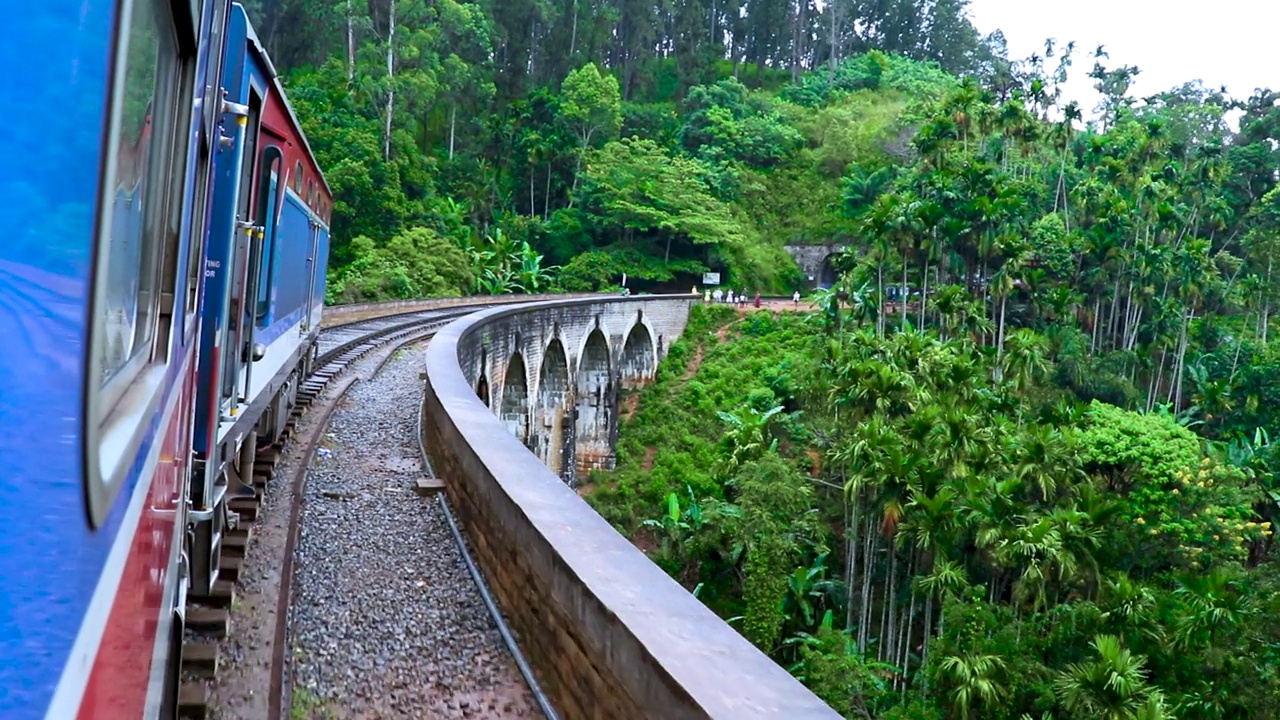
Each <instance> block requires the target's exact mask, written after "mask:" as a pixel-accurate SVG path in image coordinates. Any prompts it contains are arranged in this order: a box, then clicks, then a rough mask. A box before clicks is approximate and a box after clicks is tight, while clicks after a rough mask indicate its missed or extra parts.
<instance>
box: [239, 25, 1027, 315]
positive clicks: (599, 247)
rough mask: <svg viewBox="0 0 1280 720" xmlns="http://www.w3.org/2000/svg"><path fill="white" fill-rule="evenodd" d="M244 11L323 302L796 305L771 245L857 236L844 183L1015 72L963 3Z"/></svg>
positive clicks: (794, 272) (789, 270)
mask: <svg viewBox="0 0 1280 720" xmlns="http://www.w3.org/2000/svg"><path fill="white" fill-rule="evenodd" d="M244 4H245V6H246V8H247V10H248V11H249V14H250V17H251V19H252V20H253V21H254V23H255V27H256V28H257V32H258V35H259V37H260V38H261V39H262V42H263V44H264V45H265V46H266V48H267V50H268V51H269V52H270V53H271V56H272V58H273V60H274V61H275V63H276V65H277V67H279V68H281V71H282V73H283V74H284V77H285V81H286V85H287V91H288V93H289V98H290V101H291V103H292V104H293V107H294V110H295V111H296V114H297V115H298V117H299V118H300V120H301V121H302V124H303V128H304V130H305V132H306V135H307V138H308V140H309V142H310V145H311V147H312V149H313V151H314V152H315V154H316V156H317V158H318V160H319V161H320V165H321V167H322V168H323V169H324V171H325V174H326V178H327V180H328V181H329V184H330V185H331V186H332V189H333V191H334V193H335V203H334V210H333V218H332V234H333V250H332V253H331V257H330V277H329V293H328V295H329V298H328V299H329V301H330V302H341V301H356V300H366V299H381V298H389V297H413V296H424V295H446V294H451V293H454V292H455V291H456V290H457V289H459V288H460V289H462V290H463V291H465V292H486V293H502V292H521V291H531V292H532V291H545V290H547V289H555V288H556V287H560V288H563V289H565V290H591V289H602V288H613V287H616V286H617V285H618V284H619V283H620V282H621V276H622V274H623V273H626V274H627V275H628V277H629V278H630V280H629V281H628V285H629V286H631V287H633V288H634V289H639V290H648V289H681V290H687V289H688V288H689V287H691V286H693V285H701V278H702V273H703V271H705V270H712V271H719V272H721V273H722V280H723V281H724V282H725V283H732V285H733V287H738V288H741V287H744V286H746V287H749V288H750V289H751V290H752V291H755V290H762V291H766V292H768V291H773V292H781V293H784V294H790V293H791V291H792V290H794V289H796V288H797V287H799V286H800V281H801V278H800V277H799V271H798V269H797V268H796V267H795V265H794V263H793V262H792V261H791V260H790V258H789V256H787V255H786V254H785V253H784V252H783V250H782V246H783V245H784V244H785V243H788V242H798V243H809V242H828V241H833V240H834V241H840V240H847V239H849V238H852V237H854V236H855V234H856V228H855V226H854V224H853V222H852V219H851V216H849V215H848V213H847V212H845V210H844V201H843V199H842V198H843V194H844V193H845V191H846V188H845V186H846V184H847V182H848V177H851V176H850V175H849V172H850V170H851V169H852V168H854V167H855V165H856V166H857V167H861V168H864V169H875V168H880V167H895V166H897V165H900V164H902V163H905V162H908V161H909V158H910V157H911V156H912V154H913V152H914V150H913V149H912V148H911V145H910V143H909V139H910V135H911V134H912V132H913V128H914V127H915V125H916V124H917V123H918V122H919V121H920V120H921V119H922V118H924V117H925V114H926V108H927V107H928V105H929V103H930V102H932V101H934V100H936V99H938V98H940V97H942V96H943V95H944V94H946V93H947V92H948V91H949V90H950V89H951V88H953V87H954V86H955V85H956V83H957V80H956V77H955V75H953V74H949V73H975V74H979V75H981V76H982V77H992V78H1006V79H1005V80H1000V81H999V82H1012V81H1011V80H1009V79H1007V78H1012V77H1014V76H1015V75H1016V74H1017V73H1019V72H1020V71H1018V70H1016V69H1015V68H1014V66H1013V65H1011V64H1010V63H1008V62H1007V61H1005V60H1004V59H1003V50H1002V46H1003V40H1002V39H1001V38H1000V37H999V36H998V35H997V36H994V37H992V38H985V39H983V38H979V37H978V34H977V32H976V31H975V30H974V29H973V27H972V25H971V24H970V23H969V21H968V20H967V19H966V18H965V16H964V0H927V1H926V0H893V2H882V1H880V0H877V1H876V2H870V1H869V0H841V1H840V2H837V3H829V4H827V6H826V9H825V10H822V11H819V10H818V9H817V7H816V6H815V5H813V4H812V3H810V2H808V0H806V1H805V2H791V1H790V0H788V2H782V1H781V0H681V2H678V3H675V4H671V3H665V4H664V3H659V4H653V3H645V2H636V1H635V0H556V1H554V2H548V1H547V0H503V1H502V2H493V1H492V0H481V1H480V2H474V3H468V2H458V1H457V0H342V1H336V0H244ZM920 28H926V29H924V30H921V29H920ZM886 53H888V54H886ZM406 233H413V234H412V235H411V236H409V235H406ZM437 240H447V241H449V242H451V243H452V244H453V245H455V246H457V247H459V248H461V249H462V251H463V252H462V254H461V255H459V254H457V253H452V252H447V253H445V254H444V255H440V254H438V253H436V252H435V249H437V248H443V247H444V246H443V245H440V244H439V243H438V242H437ZM393 246H394V247H393Z"/></svg>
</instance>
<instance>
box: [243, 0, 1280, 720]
mask: <svg viewBox="0 0 1280 720" xmlns="http://www.w3.org/2000/svg"><path fill="white" fill-rule="evenodd" d="M247 5H248V7H249V10H250V13H251V15H253V17H254V19H255V22H256V23H257V26H258V30H259V34H260V36H261V37H262V38H263V41H264V43H265V44H266V45H267V47H268V49H269V51H270V52H271V53H272V55H273V57H274V58H275V60H276V62H277V64H278V65H279V66H281V67H282V68H285V69H286V70H287V82H288V91H289V93H290V99H291V101H292V102H293V104H294V108H295V110H296V111H297V113H298V115H299V117H300V118H301V119H302V122H303V125H304V127H305V130H306V132H307V135H308V138H309V140H310V142H311V144H312V147H313V149H314V150H315V152H316V154H317V156H318V157H319V159H320V161H321V164H322V166H323V167H324V169H325V170H326V175H327V178H328V180H329V182H330V184H331V185H332V186H333V189H334V192H335V196H336V201H335V207H334V217H333V236H334V249H333V255H332V257H331V268H332V269H331V277H330V300H332V301H342V300H358V299H377V298H385V297H411V296H415V295H427V294H451V293H455V292H458V291H462V292H490V293H502V292H518V291H541V290H545V289H548V288H551V289H554V288H563V289H571V290H580V289H604V288H610V287H614V286H616V285H617V284H618V282H619V281H620V278H621V275H622V274H623V273H626V274H627V275H628V276H629V278H630V279H631V283H630V284H632V285H633V286H636V287H639V288H641V289H668V288H670V289H681V290H683V289H686V288H688V287H689V286H692V285H695V284H699V283H698V280H699V279H700V274H701V272H702V271H704V270H713V271H720V272H722V273H725V275H726V277H725V279H726V282H729V283H732V286H733V287H742V286H746V287H747V288H749V289H751V290H757V289H758V290H763V291H770V290H772V291H782V292H789V291H790V290H791V289H793V288H794V287H797V286H798V284H799V283H800V282H801V280H802V279H801V278H800V277H799V276H798V270H797V269H796V268H795V266H794V264H793V263H792V262H791V261H790V260H789V258H788V257H787V256H786V255H785V254H784V252H783V250H782V246H783V245H784V244H787V243H827V242H837V243H844V244H847V245H848V246H850V248H851V251H850V252H849V253H847V254H845V255H844V256H843V257H842V258H841V259H840V260H839V261H838V263H837V264H838V266H839V267H838V268H837V269H838V277H839V280H838V282H837V283H836V287H835V288H834V289H832V290H831V291H829V292H825V293H822V294H820V295H819V296H818V298H817V301H818V306H819V310H817V311H815V312H812V313H803V314H802V313H784V314H781V315H779V316H776V317H775V316H774V315H773V314H771V313H767V312H760V313H749V314H748V317H746V318H745V319H741V320H737V319H735V317H734V315H733V313H732V312H731V311H728V310H726V309H723V308H699V309H698V312H697V313H695V316H694V317H693V319H692V320H691V324H690V327H689V330H688V332H687V333H686V335H685V337H684V338H683V339H682V340H681V341H680V342H678V343H676V344H675V345H674V346H673V347H672V348H671V352H670V355H669V356H668V358H667V359H666V361H664V363H663V365H662V367H661V368H660V371H659V378H658V380H657V382H656V383H655V384H653V385H652V386H650V387H649V388H647V389H645V390H644V391H642V392H641V394H640V395H639V396H638V397H636V398H629V399H628V400H627V403H624V408H625V411H624V414H627V415H628V419H627V420H625V421H624V424H623V428H622V432H621V437H620V440H619V448H618V457H619V467H618V469H617V470H616V471H614V472H612V473H604V474H597V475H596V476H594V477H593V478H591V480H590V484H589V486H588V487H587V488H584V492H587V493H588V494H589V497H590V499H591V501H592V503H593V504H594V505H595V506H596V507H597V508H598V509H599V510H600V512H601V513H602V514H603V515H604V516H605V517H607V518H609V519H610V520H611V521H612V522H614V523H615V524H616V525H617V526H618V527H620V528H621V529H623V530H624V531H625V532H628V533H629V534H631V536H632V537H634V538H635V540H636V542H637V543H638V544H640V545H641V547H644V548H645V549H646V550H647V551H648V552H650V553H651V555H652V556H653V557H654V558H655V559H656V560H658V561H659V562H660V563H662V564H663V566H664V567H666V568H667V569H668V570H669V571H670V572H671V573H672V574H673V576H675V577H676V578H677V579H679V580H680V581H681V582H683V583H684V584H685V585H686V586H687V587H689V588H690V589H691V590H694V591H696V592H697V594H698V596H699V597H700V598H701V599H703V600H704V601H705V602H707V603H708V605H710V606H711V607H713V608H714V609H716V610H717V611H718V612H720V613H721V614H722V615H723V616H724V617H726V618H727V619H731V621H732V622H733V623H734V624H735V626H736V627H738V628H740V629H741V631H742V632H743V633H744V635H745V636H747V637H748V638H750V639H751V640H752V641H753V642H754V643H756V645H757V646H759V647H760V648H761V649H762V650H764V651H765V652H768V653H769V654H770V655H771V656H772V657H774V658H775V659H776V660H777V661H778V662H780V663H782V664H784V665H785V666H786V667H788V668H791V669H792V671H793V672H794V673H795V674H796V675H797V676H799V677H801V678H802V679H803V680H804V681H805V682H806V683H808V684H809V686H810V687H812V688H813V689H814V690H815V691H816V692H818V693H819V694H820V695H821V696H822V697H823V698H824V699H826V700H827V701H828V702H829V703H831V704H832V706H833V707H836V708H838V709H839V710H840V711H841V712H842V713H844V714H846V715H847V716H848V717H851V718H873V717H874V718H897V719H899V720H901V719H904V718H916V719H925V718H937V719H941V718H946V719H947V720H950V719H953V718H962V719H964V720H969V719H970V718H973V719H977V718H984V719H985V718H994V719H996V720H1003V719H1004V718H1009V719H1010V720H1024V719H1029V720H1046V719H1053V720H1085V719H1086V718H1088V719H1092V718H1107V719H1116V720H1120V719H1132V720H1158V719H1161V718H1183V719H1187V720H1202V719H1203V720H1208V719H1210V718H1215V719H1216V718H1241V719H1246V718H1247V719H1249V720H1254V719H1257V720H1262V719H1264V718H1274V717H1278V716H1280V670H1278V668H1280V626H1278V625H1277V622H1278V621H1277V619H1276V618H1280V573H1277V571H1276V564H1275V562H1274V558H1273V555H1274V552H1275V551H1274V543H1273V538H1272V532H1271V530H1272V523H1273V522H1275V521H1276V519H1277V518H1276V513H1277V505H1276V502H1277V497H1280V496H1278V495H1277V492H1280V487H1277V485H1278V481H1277V473H1278V472H1280V454H1277V452H1276V446H1275V444H1274V443H1273V442H1272V438H1273V437H1276V436H1277V435H1278V434H1280V417H1278V416H1277V413H1278V412H1280V390H1278V389H1277V388H1280V347H1277V345H1276V343H1275V341H1274V340H1275V339H1274V338H1273V337H1270V336H1271V335H1274V333H1270V332H1269V324H1270V316H1271V302H1272V301H1273V300H1275V299H1276V298H1277V281H1276V279H1275V278H1274V273H1273V270H1275V268H1274V264H1273V259H1274V258H1275V255H1276V251H1277V249H1280V190H1277V189H1276V183H1277V176H1278V174H1280V109H1277V106H1276V101H1277V98H1280V95H1277V94H1276V93H1273V92H1271V91H1269V90H1258V91H1256V92H1255V93H1254V94H1253V95H1252V96H1250V97H1248V98H1246V99H1232V98H1229V97H1227V96H1226V95H1225V94H1224V93H1223V92H1218V91H1212V90H1209V89H1206V88H1204V87H1203V86H1202V85H1200V84H1199V83H1188V84H1186V85H1184V86H1181V87H1178V88H1173V89H1170V90H1168V91H1166V92H1162V93H1158V94H1155V95H1152V96H1150V97H1146V98H1134V97H1132V96H1131V94H1130V92H1129V86H1130V83H1131V81H1132V79H1133V77H1134V76H1135V75H1136V73H1137V72H1138V70H1137V68H1133V67H1129V66H1121V67H1109V66H1108V62H1109V61H1108V59H1107V57H1106V55H1105V52H1103V49H1102V48H1098V49H1097V50H1096V51H1094V52H1092V53H1088V54H1087V58H1088V62H1089V63H1090V68H1089V69H1088V71H1087V72H1088V74H1089V76H1090V77H1091V78H1092V79H1093V80H1094V81H1095V86H1096V88H1097V89H1098V90H1099V91H1100V93H1101V95H1102V98H1103V100H1102V104H1101V105H1100V106H1099V107H1098V108H1096V109H1094V112H1093V115H1092V116H1091V117H1090V118H1089V119H1088V120H1086V118H1085V112H1084V109H1082V108H1079V107H1077V106H1076V105H1075V104H1074V103H1069V102H1063V100H1062V95H1061V90H1060V88H1061V86H1062V83H1063V82H1064V81H1065V78H1066V75H1067V73H1068V72H1069V71H1070V70H1071V68H1072V67H1073V62H1074V61H1077V60H1079V56H1080V55H1081V53H1078V52H1077V51H1076V49H1075V48H1074V47H1073V46H1072V45H1070V44H1056V43H1052V42H1050V43H1047V44H1046V48H1045V52H1044V53H1043V54H1041V55H1038V56H1036V57H1032V58H1028V59H1026V60H1023V61H1016V62H1014V61H1010V60H1009V59H1008V58H1007V57H1006V53H1005V52H1004V51H1003V47H1002V38H1000V37H999V35H995V36H991V37H986V38H981V37H979V36H978V34H977V33H976V32H975V31H974V29H973V27H972V25H971V24H970V23H969V22H968V21H967V20H966V19H965V14H964V1H963V0H887V1H886V0H876V1H875V2H872V1H871V0H840V1H839V2H833V3H823V4H822V6H821V7H819V6H818V5H817V4H816V3H810V2H809V1H808V0H789V1H788V2H781V1H780V0H677V1H676V2H674V3H661V4H651V3H637V2H634V1H633V0H555V1H554V2H548V1H546V0H512V1H510V2H508V1H506V0H504V2H501V3H498V2H489V1H488V0H484V1H482V2H478V3H460V2H457V1H456V0H431V1H430V2H428V1H427V0H360V1H356V0H348V1H346V2H334V0H324V1H323V2H321V1H320V0H274V1H273V0H257V1H255V0H249V1H248V3H247ZM1229 116H1230V117H1232V118H1233V120H1234V121H1235V125H1236V129H1233V128H1232V127H1231V126H1229V124H1228V123H1227V118H1228V117H1229ZM631 403H637V404H635V405H632V404H631ZM631 413H634V414H631Z"/></svg>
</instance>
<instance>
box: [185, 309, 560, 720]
mask: <svg viewBox="0 0 1280 720" xmlns="http://www.w3.org/2000/svg"><path fill="white" fill-rule="evenodd" d="M475 310H476V308H475V307H471V306H458V307H456V308H447V309H445V308H442V309H432V310H423V311H416V312H408V313H399V314H395V315H389V316H384V317H379V318H373V319H362V320H357V321H353V322H350V323H345V324H341V325H334V326H331V327H329V328H326V329H324V330H322V331H321V335H320V338H319V339H318V341H317V357H316V360H315V361H314V363H313V367H312V372H311V373H310V374H309V375H308V376H307V379H306V380H305V381H304V382H303V384H302V385H301V387H300V388H299V390H298V400H297V404H296V406H295V407H294V409H293V412H292V414H291V416H290V418H289V421H288V423H287V425H286V429H285V432H284V433H283V435H282V436H281V438H280V440H279V441H277V442H276V443H275V444H273V445H271V446H270V447H263V448H259V449H258V452H257V455H256V456H255V460H254V469H253V486H254V488H255V490H256V492H255V496H254V497H252V498H236V499H233V500H231V501H230V502H229V505H228V508H229V510H230V511H231V512H233V513H236V514H237V515H238V523H237V525H236V527H235V528H234V529H230V530H228V531H227V532H226V534H225V535H224V538H223V545H222V558H221V562H222V565H221V567H222V570H221V574H220V578H219V580H218V581H217V583H216V584H215V586H214V588H213V591H212V592H211V593H210V594H209V595H208V596H205V597H190V596H189V598H188V610H187V616H186V636H185V642H184V646H183V657H182V680H183V682H182V685H181V688H180V692H179V715H180V716H181V717H183V718H186V719H187V720H204V719H205V718H207V717H209V715H210V711H211V705H212V695H213V686H214V685H215V684H216V683H217V682H218V676H219V671H220V668H221V666H222V664H223V663H222V658H221V657H220V652H219V643H220V641H222V640H223V639H225V638H226V637H227V636H228V634H229V633H230V630H231V622H232V617H233V610H234V609H235V607H236V605H237V602H238V590H237V582H238V581H239V579H240V575H241V569H242V567H243V566H244V563H245V557H246V552H247V550H248V548H249V546H250V541H251V539H252V538H253V536H254V532H255V528H256V524H257V521H258V520H259V518H260V517H261V515H262V513H263V511H264V500H265V495H266V489H267V486H268V483H280V482H282V481H285V482H288V483H289V485H290V488H291V492H290V493H289V495H290V496H291V498H292V502H291V503H290V506H289V507H288V510H287V512H288V522H287V527H286V528H285V541H284V545H285V549H284V554H283V557H282V558H281V570H280V585H279V591H278V593H277V596H276V599H275V603H274V604H275V612H274V623H272V627H271V628H261V632H263V633H264V634H266V633H270V636H271V638H270V641H271V645H272V653H273V654H272V659H271V676H270V691H269V692H270V695H269V698H268V703H269V709H268V711H267V712H268V714H267V717H268V718H270V720H283V719H284V718H285V717H286V712H287V711H288V708H289V703H288V699H289V694H290V684H289V664H290V659H289V658H288V656H287V655H288V647H289V642H288V632H289V630H288V618H289V607H290V590H291V586H292V584H293V582H292V578H293V577H294V567H293V566H294V554H295V548H296V545H297V542H298V535H299V529H300V527H299V526H300V514H301V509H302V497H303V493H302V488H303V486H304V484H305V483H306V478H307V471H308V468H309V467H310V466H311V463H312V458H313V457H314V455H315V454H316V451H317V449H318V447H319V445H320V442H321V439H322V438H323V436H324V434H325V430H326V428H327V427H328V424H329V418H330V416H331V414H332V413H333V411H334V409H335V408H336V407H337V406H338V404H339V402H340V401H341V400H342V398H343V397H344V396H345V395H346V392H347V390H348V389H350V388H351V386H352V385H354V384H355V383H356V382H357V381H359V380H360V379H361V378H362V377H364V378H372V377H374V376H376V375H377V374H378V372H379V370H381V369H382V367H383V366H384V365H385V364H386V363H387V362H388V361H389V360H390V359H391V357H392V356H393V355H394V354H395V352H396V351H397V350H399V349H400V348H403V347H405V346H408V345H411V344H414V343H418V342H422V341H424V340H427V339H429V338H430V337H431V336H432V335H434V334H435V332H436V331H438V330H439V329H440V328H442V327H444V326H445V325H447V324H448V323H449V322H451V321H453V320H454V319H456V318H458V317H461V316H463V315H466V314H468V313H470V312H474V311H475ZM374 353H376V357H375V358H373V360H374V361H375V362H374V367H373V368H372V370H369V371H365V372H363V373H362V374H354V375H345V376H344V373H345V372H346V371H347V370H349V369H350V368H351V367H352V366H353V365H354V364H355V363H357V362H359V361H361V360H363V359H365V358H368V357H369V356H370V355H371V354H374ZM304 416H307V418H308V421H307V422H306V423H305V424H304V423H302V422H301V421H302V419H303V418H304ZM304 425H305V427H303V426H304ZM298 448H300V449H301V453H300V454H299V453H298V452H297V450H296V449H298ZM286 454H287V455H290V456H292V457H290V464H291V465H292V469H293V473H292V476H291V477H289V478H287V479H286V478H277V477H275V476H276V474H277V473H276V470H277V467H278V466H279V465H280V464H281V461H282V459H284V458H285V456H286ZM427 467H429V466H428V465H426V464H425V463H424V468H427ZM440 502H442V503H444V500H443V497H441V498H440ZM455 541H456V542H460V543H461V542H462V538H461V535H459V534H455ZM459 547H460V550H461V552H462V554H463V556H464V557H469V553H468V550H467V548H466V547H465V543H464V544H462V545H460V546H459ZM468 565H471V563H470V561H469V560H468ZM476 575H477V574H476V573H473V580H475V581H477V582H480V583H482V582H483V581H482V580H481V579H480V578H478V577H477V576H476ZM480 588H481V593H482V594H484V595H485V596H486V598H487V591H486V590H485V589H484V588H483V585H480ZM487 604H489V603H488V602H487ZM490 611H491V612H492V613H494V619H495V621H496V622H497V623H498V625H499V627H500V628H503V626H502V619H501V616H500V614H497V613H496V608H495V607H492V606H490ZM509 635H510V633H509V632H506V631H505V628H503V636H504V640H507V641H508V648H509V649H510V650H511V651H512V652H513V653H514V654H515V658H516V661H517V663H518V664H519V665H520V666H521V669H522V670H526V667H527V666H525V665H524V661H523V659H521V658H520V657H519V655H518V649H516V648H515V646H514V642H513V641H511V640H510V638H509ZM263 639H264V640H265V638H263ZM522 675H525V678H526V680H527V681H532V676H531V674H527V672H522ZM533 692H534V694H535V696H538V697H539V705H540V706H541V707H542V708H543V710H544V712H547V711H550V706H549V705H547V704H545V698H543V697H542V696H541V693H540V691H538V690H537V689H536V685H535V686H534V687H533ZM551 712H552V714H551V715H549V716H548V717H551V718H554V714H553V711H551Z"/></svg>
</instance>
